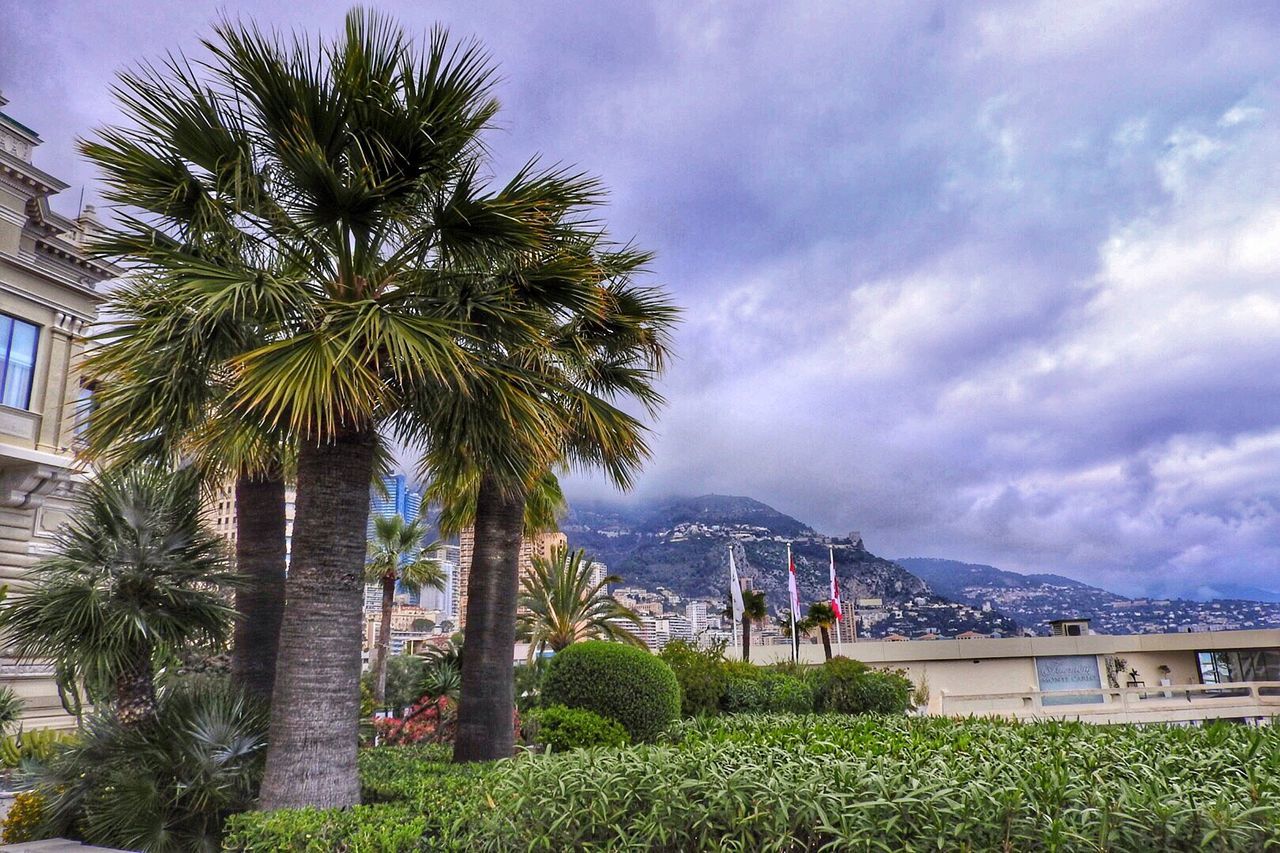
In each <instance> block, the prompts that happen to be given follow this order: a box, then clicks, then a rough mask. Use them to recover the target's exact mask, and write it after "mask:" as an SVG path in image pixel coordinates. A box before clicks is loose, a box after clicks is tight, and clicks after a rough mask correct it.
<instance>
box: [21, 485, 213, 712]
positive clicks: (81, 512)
mask: <svg viewBox="0 0 1280 853" xmlns="http://www.w3.org/2000/svg"><path fill="white" fill-rule="evenodd" d="M76 501H77V503H76V508H75V511H74V513H73V514H72V517H71V522H70V524H68V525H67V526H66V527H65V528H64V529H63V530H62V531H61V532H59V534H58V538H57V543H56V545H55V548H54V553H53V554H52V556H50V557H48V558H46V559H44V560H42V561H40V562H39V563H37V564H36V565H35V567H34V568H32V569H31V570H30V572H29V573H28V574H27V576H26V578H25V580H26V581H27V583H28V584H29V587H28V588H27V589H26V591H25V592H24V594H23V595H22V596H21V597H19V598H17V599H16V600H15V601H14V602H13V603H12V604H9V605H8V606H6V607H5V608H3V610H0V631H2V632H3V637H4V640H5V643H6V645H7V646H8V647H9V648H11V649H12V650H13V653H14V654H15V655H16V656H17V657H18V658H20V659H23V660H52V661H53V662H54V665H55V668H56V670H57V673H58V679H59V682H60V683H61V685H62V687H63V689H64V690H67V691H69V692H72V693H76V692H77V691H78V690H79V686H80V685H83V686H84V688H85V689H86V690H87V691H88V693H89V696H90V698H91V699H93V700H94V701H104V700H105V701H110V702H113V703H114V706H115V712H116V715H117V717H118V718H119V720H120V722H121V724H122V725H126V726H136V725H141V724H144V723H146V722H147V721H149V720H152V719H154V717H155V714H156V693H155V684H154V681H153V670H154V667H155V666H156V663H157V661H158V660H160V659H161V658H162V657H166V656H172V655H173V654H175V653H177V652H178V651H181V650H183V649H186V648H189V647H191V646H195V645H204V644H208V645H214V646H217V645H221V644H222V643H223V642H224V641H225V639H226V634H227V631H228V630H229V628H230V625H231V617H232V614H233V611H232V609H231V608H230V607H228V606H227V605H226V603H225V601H224V600H223V597H222V596H221V595H220V594H219V592H218V587H219V586H226V585H232V584H234V581H235V577H234V576H233V575H232V574H231V573H230V572H229V571H228V568H227V564H226V559H225V554H224V549H223V546H222V543H221V541H220V540H219V539H218V538H217V536H216V535H215V534H213V533H212V532H211V531H209V530H208V529H206V527H205V526H204V524H203V523H202V522H201V518H200V500H199V481H198V479H197V478H196V476H195V475H194V473H193V472H191V471H190V470H185V471H179V472H177V473H171V472H169V471H166V470H163V469H161V468H159V467H156V466H134V467H131V468H127V469H115V470H109V471H106V472H104V473H102V474H101V475H100V476H98V477H96V478H95V479H93V480H92V481H90V482H89V484H88V485H86V486H85V488H84V491H83V492H82V493H81V494H80V495H79V496H78V497H77V499H76Z"/></svg>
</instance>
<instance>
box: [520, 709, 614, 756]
mask: <svg viewBox="0 0 1280 853" xmlns="http://www.w3.org/2000/svg"><path fill="white" fill-rule="evenodd" d="M524 730H525V733H526V736H527V739H528V740H529V741H530V742H532V743H537V744H541V745H542V746H545V747H546V748H547V751H549V752H564V751H566V750H570V749H582V748H585V747H592V746H626V745H627V744H629V743H631V737H630V735H628V734H627V730H626V729H624V728H623V727H622V725H621V724H619V723H618V722H616V721H614V720H610V719H608V718H606V717H602V716H600V715H599V714H594V713H592V712H591V711H587V710H584V709H582V708H566V707H565V706H563V705H551V706H548V707H546V708H537V709H535V710H533V711H531V712H529V714H528V715H527V716H526V717H525V725H524Z"/></svg>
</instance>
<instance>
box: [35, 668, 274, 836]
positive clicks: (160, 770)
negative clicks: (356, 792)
mask: <svg viewBox="0 0 1280 853" xmlns="http://www.w3.org/2000/svg"><path fill="white" fill-rule="evenodd" d="M265 745H266V717H265V714H264V712H263V710H262V709H261V708H259V707H257V706H256V705H255V704H254V703H252V702H251V701H249V700H247V699H246V698H245V697H244V696H243V694H242V693H241V692H240V691H239V690H238V689H236V688H234V687H232V686H231V685H229V684H227V683H226V682H224V681H220V680H215V679H209V678H196V679H191V680H190V681H188V682H185V683H180V684H177V685H174V686H172V687H170V688H168V689H166V690H165V691H163V692H162V693H161V694H160V696H159V701H158V706H157V713H156V717H155V719H154V720H153V721H152V722H150V723H149V724H147V725H145V726H133V725H126V724H124V723H122V722H121V721H120V719H119V718H118V717H116V716H115V715H113V714H110V713H102V714H99V715H98V716H95V717H92V718H90V720H89V721H88V723H87V725H86V726H85V728H84V732H83V735H82V737H81V739H79V740H78V741H77V742H75V743H73V744H71V745H69V746H66V747H63V748H61V749H59V750H58V751H57V752H56V753H55V755H54V756H53V758H52V759H51V760H50V762H49V763H48V765H47V766H46V767H45V768H43V769H42V770H41V771H40V773H39V775H38V777H37V790H38V791H39V792H40V793H41V794H42V795H43V796H44V797H45V798H46V803H47V805H46V819H45V823H44V829H45V830H46V831H47V832H48V834H50V835H54V836H64V835H68V834H70V833H75V834H76V835H77V836H78V837H80V838H82V839H84V840H85V841H88V842H90V843H92V844H99V845H104V846H111V847H120V848H125V849H129V850H139V851H148V853H151V852H152V851H155V853H159V852H160V851H186V850H216V849H218V845H219V842H220V840H221V837H222V822H223V820H224V818H225V817H226V816H227V815H228V814H230V813H232V812H237V811H243V810H244V809H246V808H248V807H249V806H250V805H251V804H252V803H253V800H254V797H255V795H256V794H257V786H258V781H259V779H260V778H261V774H262V762H263V758H264V753H265Z"/></svg>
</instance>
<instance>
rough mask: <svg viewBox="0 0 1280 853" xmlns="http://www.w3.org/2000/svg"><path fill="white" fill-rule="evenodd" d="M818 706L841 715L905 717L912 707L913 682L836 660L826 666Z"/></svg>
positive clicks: (820, 676) (817, 693) (819, 679)
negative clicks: (898, 715)
mask: <svg viewBox="0 0 1280 853" xmlns="http://www.w3.org/2000/svg"><path fill="white" fill-rule="evenodd" d="M814 705H815V707H816V709H817V710H818V711H829V712H835V713H840V714H903V713H906V710H907V708H909V707H910V705H911V682H910V681H908V680H907V679H906V678H904V677H903V676H901V675H898V674H897V673H891V672H879V671H873V670H870V669H868V668H867V666H866V664H864V663H861V662H860V661H856V660H850V659H849V658H844V657H836V658H832V659H831V660H829V661H827V662H826V663H824V664H823V665H822V668H821V670H820V671H819V674H818V677H817V689H816V691H815V702H814Z"/></svg>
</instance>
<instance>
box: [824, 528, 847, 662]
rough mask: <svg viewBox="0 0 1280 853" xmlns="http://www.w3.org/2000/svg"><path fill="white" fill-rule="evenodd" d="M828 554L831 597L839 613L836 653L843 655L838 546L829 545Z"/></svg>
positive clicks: (837, 618)
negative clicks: (837, 560) (838, 580)
mask: <svg viewBox="0 0 1280 853" xmlns="http://www.w3.org/2000/svg"><path fill="white" fill-rule="evenodd" d="M827 553H828V554H830V556H831V595H832V596H833V598H834V603H835V607H836V610H837V613H836V614H835V616H836V652H837V653H838V654H841V655H843V654H844V641H843V640H842V639H840V616H839V613H838V611H839V609H840V586H839V584H837V583H836V546H834V545H828V546H827Z"/></svg>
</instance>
